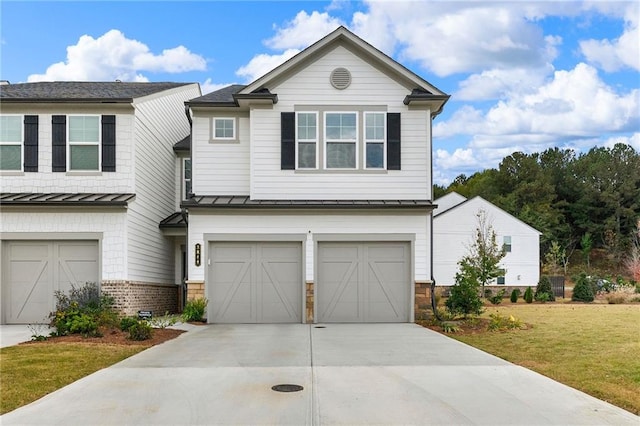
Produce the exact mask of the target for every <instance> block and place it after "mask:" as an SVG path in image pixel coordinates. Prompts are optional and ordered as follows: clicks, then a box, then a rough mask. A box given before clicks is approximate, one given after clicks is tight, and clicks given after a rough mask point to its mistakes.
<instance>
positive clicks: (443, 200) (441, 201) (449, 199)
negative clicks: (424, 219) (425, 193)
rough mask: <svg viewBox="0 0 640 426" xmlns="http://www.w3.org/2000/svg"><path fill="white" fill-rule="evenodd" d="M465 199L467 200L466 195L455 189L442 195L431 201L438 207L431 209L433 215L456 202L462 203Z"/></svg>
mask: <svg viewBox="0 0 640 426" xmlns="http://www.w3.org/2000/svg"><path fill="white" fill-rule="evenodd" d="M465 201H467V197H464V196H462V195H460V194H458V193H457V192H455V191H453V192H450V193H448V194H446V195H443V196H442V197H440V198H438V199H437V200H434V201H433V203H434V204H436V205H437V206H438V208H437V209H436V210H434V211H433V215H434V216H437V215H439V214H442V213H444V212H446V211H447V210H449V209H451V208H453V207H455V206H457V205H458V204H460V203H464V202H465Z"/></svg>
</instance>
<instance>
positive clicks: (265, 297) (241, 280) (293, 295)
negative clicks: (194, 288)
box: [208, 242, 303, 323]
mask: <svg viewBox="0 0 640 426" xmlns="http://www.w3.org/2000/svg"><path fill="white" fill-rule="evenodd" d="M210 259H211V264H210V266H209V274H208V282H209V284H208V298H209V307H208V316H209V319H208V320H209V322H214V323H297V322H302V285H303V283H302V244H301V243H300V242H297V243H296V242H256V243H250V242H233V243H232V242H225V243H218V242H216V243H211V245H210Z"/></svg>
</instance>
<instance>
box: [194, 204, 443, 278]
mask: <svg viewBox="0 0 640 426" xmlns="http://www.w3.org/2000/svg"><path fill="white" fill-rule="evenodd" d="M377 232H381V233H383V234H389V233H392V234H412V235H415V244H414V246H415V249H414V253H413V256H414V257H413V259H412V262H413V265H414V270H413V271H412V273H413V275H414V276H413V277H412V278H413V279H415V280H428V279H429V277H430V275H431V274H430V271H429V263H428V259H429V244H428V238H427V235H429V234H428V232H430V231H429V224H428V221H427V215H426V213H419V212H416V213H408V212H405V213H397V214H394V213H385V212H368V213H366V214H356V213H354V214H348V213H347V214H338V213H329V214H327V213H326V212H316V213H313V212H310V213H305V214H296V213H295V212H290V213H289V212H285V213H278V214H270V213H269V214H264V212H260V213H255V214H252V213H246V212H242V211H234V212H229V214H214V215H208V214H207V213H205V212H202V213H200V212H199V211H198V210H197V209H193V210H192V211H190V213H189V235H188V241H189V248H188V250H187V252H188V256H189V262H188V263H189V279H192V280H204V279H205V272H204V271H205V269H206V263H207V262H206V260H205V261H203V262H202V264H201V266H199V267H197V266H195V263H194V260H193V250H194V249H193V247H194V246H195V244H198V243H200V244H201V245H202V247H205V246H206V245H205V241H204V234H207V233H211V234H232V235H238V234H252V235H254V234H261V233H264V234H271V235H273V234H282V235H287V234H288V235H292V234H296V235H298V234H306V235H307V241H306V244H305V279H306V280H307V281H313V280H314V235H315V234H345V233H348V234H363V235H370V234H375V233H377ZM206 254H207V253H203V255H205V256H206Z"/></svg>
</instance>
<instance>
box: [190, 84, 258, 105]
mask: <svg viewBox="0 0 640 426" xmlns="http://www.w3.org/2000/svg"><path fill="white" fill-rule="evenodd" d="M245 87H247V86H245V85H243V84H232V85H231V86H227V87H223V88H222V89H220V90H216V91H215V92H211V93H207V94H206V95H203V96H200V97H199V98H195V99H191V100H190V101H189V103H190V104H196V103H230V104H235V100H234V99H233V95H234V94H236V93H238V92H239V91H241V90H242V89H244V88H245Z"/></svg>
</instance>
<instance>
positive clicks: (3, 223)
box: [0, 209, 127, 280]
mask: <svg viewBox="0 0 640 426" xmlns="http://www.w3.org/2000/svg"><path fill="white" fill-rule="evenodd" d="M126 215H127V214H126V211H125V210H124V209H122V210H117V211H108V212H99V211H82V212H80V211H75V212H72V211H68V210H49V211H41V212H34V211H30V212H29V211H6V210H4V211H2V212H0V235H1V236H2V239H4V240H19V239H25V238H29V239H38V240H56V239H74V238H75V239H83V238H81V237H77V236H78V235H82V234H101V235H102V239H101V252H102V258H101V260H100V262H101V268H100V269H101V271H102V280H123V279H126V276H127V261H126V260H127V259H126V253H127V241H126V238H125V236H126V222H127V221H126ZM61 235H64V238H61V237H60V236H61ZM56 236H57V237H56ZM74 236H75V237H74Z"/></svg>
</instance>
